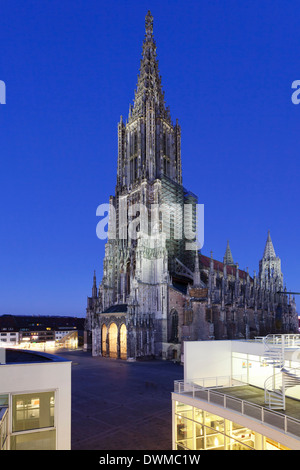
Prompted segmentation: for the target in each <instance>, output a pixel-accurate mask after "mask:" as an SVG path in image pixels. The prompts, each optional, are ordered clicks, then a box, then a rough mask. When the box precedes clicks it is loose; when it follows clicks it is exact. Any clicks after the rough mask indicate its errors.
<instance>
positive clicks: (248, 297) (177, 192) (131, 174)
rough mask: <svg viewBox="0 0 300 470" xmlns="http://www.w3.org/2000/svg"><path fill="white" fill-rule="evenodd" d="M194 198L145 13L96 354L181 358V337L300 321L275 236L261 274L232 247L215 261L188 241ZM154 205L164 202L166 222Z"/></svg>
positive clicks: (96, 324)
mask: <svg viewBox="0 0 300 470" xmlns="http://www.w3.org/2000/svg"><path fill="white" fill-rule="evenodd" d="M197 202H198V201H197V197H196V196H195V195H194V194H193V193H191V192H190V191H188V190H186V189H185V188H184V187H183V185H182V168H181V131H180V126H179V124H178V120H176V123H175V124H173V123H172V120H171V116H170V111H169V109H168V107H166V105H165V101H164V92H163V90H162V86H161V77H160V75H159V70H158V61H157V58H156V45H155V40H154V37H153V18H152V15H151V13H150V12H148V14H147V16H146V31H145V38H144V42H143V50H142V59H141V65H140V73H139V77H138V83H137V88H136V91H135V99H134V105H133V106H130V108H129V116H128V119H127V121H126V122H124V121H123V118H122V117H121V120H120V122H119V125H118V164H117V184H116V189H115V195H114V196H111V198H110V219H109V226H108V240H107V243H106V247H105V258H104V262H103V278H102V282H101V284H100V286H99V289H97V285H96V276H95V275H94V282H93V288H92V296H91V297H89V298H88V306H87V314H86V331H85V348H86V349H91V350H92V354H93V355H105V356H113V357H123V358H133V359H136V358H139V357H149V356H150V357H158V358H164V359H174V360H180V357H181V345H182V342H183V341H188V340H195V339H219V338H233V337H241V336H243V337H251V335H254V334H257V335H258V334H264V332H265V331H268V330H270V329H271V328H273V327H274V326H276V328H277V327H278V328H282V329H287V330H288V331H290V329H291V328H292V329H293V328H295V305H294V302H293V301H290V302H288V300H287V296H285V295H283V294H277V292H278V291H279V290H282V288H283V286H282V274H281V268H280V260H279V258H276V257H275V258H274V255H275V252H274V249H273V251H272V249H271V248H270V244H271V243H272V242H271V241H270V240H271V239H269V238H268V248H266V250H265V254H264V257H263V260H262V262H261V267H260V273H259V277H258V278H256V277H255V276H254V277H253V278H250V276H249V274H248V273H245V272H243V271H240V270H239V269H238V266H237V264H235V263H234V262H233V259H232V254H231V251H230V248H229V245H228V246H227V249H226V253H225V256H224V260H223V263H219V262H217V261H215V260H213V259H211V260H209V259H208V258H206V257H205V256H203V255H201V253H200V252H198V250H197V251H196V250H195V248H191V247H192V246H193V244H191V245H188V244H187V240H188V243H190V241H192V242H193V241H195V238H196V235H195V234H196V232H197V231H196V205H197ZM155 207H160V208H161V207H164V208H165V211H164V214H165V215H166V214H167V215H168V216H169V219H168V224H167V225H164V220H165V219H163V220H161V213H160V211H159V210H158V212H155V209H153V208H155ZM187 207H189V208H190V212H189V211H187V213H188V214H189V219H188V218H187V217H186V212H185V210H186V208H187ZM144 208H145V210H146V215H145V214H143V210H144ZM168 208H170V210H168ZM154 212H155V214H156V218H155V217H154V220H155V223H156V225H155V223H154V224H153V221H152V220H151V224H153V225H151V231H150V234H149V219H148V214H149V213H150V214H153V213H154ZM124 214H126V215H124ZM137 214H138V216H139V217H136V219H135V220H134V217H135V216H136V215H137ZM151 216H152V215H151ZM187 219H188V220H189V225H190V229H191V233H192V234H194V235H195V237H194V238H193V236H187V235H186V230H185V221H186V220H187ZM134 221H135V222H136V225H133V222H134ZM132 226H133V227H134V231H133V232H134V233H133V232H130V236H129V227H131V228H132ZM166 227H168V230H167V231H166ZM273 252H274V253H273ZM279 317H280V318H279ZM279 319H280V321H279ZM276 322H277V323H276ZM123 325H125V327H126V330H125V331H124V327H123ZM122 328H123V330H122ZM125 337H126V339H125ZM125 343H126V347H125V346H124V344H125Z"/></svg>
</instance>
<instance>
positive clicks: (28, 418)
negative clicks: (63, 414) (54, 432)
mask: <svg viewBox="0 0 300 470" xmlns="http://www.w3.org/2000/svg"><path fill="white" fill-rule="evenodd" d="M53 426H54V392H43V393H34V394H25V395H14V396H13V398H12V432H17V431H28V430H31V429H41V428H49V427H53Z"/></svg>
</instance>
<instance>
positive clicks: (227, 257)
mask: <svg viewBox="0 0 300 470" xmlns="http://www.w3.org/2000/svg"><path fill="white" fill-rule="evenodd" d="M223 264H226V265H228V266H233V265H234V261H233V257H232V253H231V249H230V246H229V240H227V247H226V251H225V255H224V257H223Z"/></svg>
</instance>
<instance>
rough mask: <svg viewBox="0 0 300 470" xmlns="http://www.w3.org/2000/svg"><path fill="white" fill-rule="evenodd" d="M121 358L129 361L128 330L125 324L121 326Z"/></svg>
mask: <svg viewBox="0 0 300 470" xmlns="http://www.w3.org/2000/svg"><path fill="white" fill-rule="evenodd" d="M119 337H120V358H121V359H127V328H126V325H125V323H122V325H121V326H120V335H119Z"/></svg>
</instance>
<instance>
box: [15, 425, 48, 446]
mask: <svg viewBox="0 0 300 470" xmlns="http://www.w3.org/2000/svg"><path fill="white" fill-rule="evenodd" d="M55 448H56V431H55V429H53V430H51V431H43V432H30V433H25V434H24V433H21V434H18V435H12V436H11V437H10V449H11V450H55Z"/></svg>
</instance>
